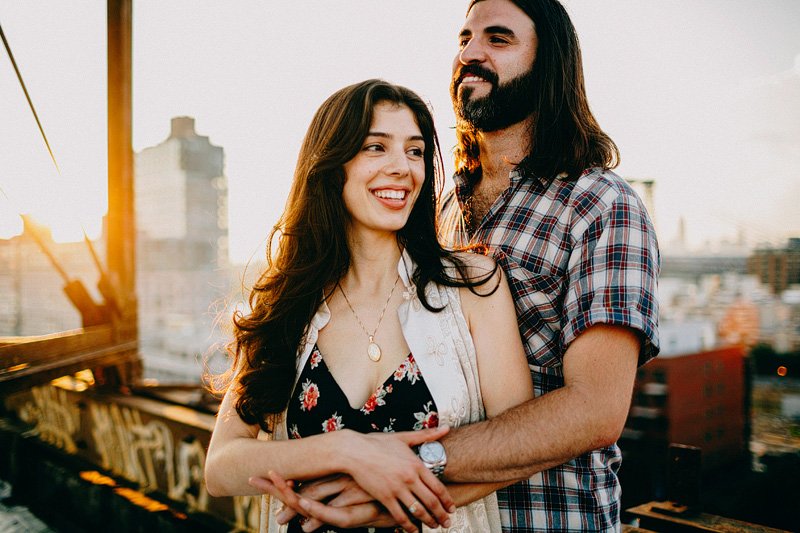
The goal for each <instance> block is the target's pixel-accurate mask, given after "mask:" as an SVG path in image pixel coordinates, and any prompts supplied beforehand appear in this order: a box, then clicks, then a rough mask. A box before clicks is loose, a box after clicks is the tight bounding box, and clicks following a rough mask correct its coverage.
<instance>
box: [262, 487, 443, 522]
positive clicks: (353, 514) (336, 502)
mask: <svg viewBox="0 0 800 533" xmlns="http://www.w3.org/2000/svg"><path fill="white" fill-rule="evenodd" d="M290 483H291V482H287V481H285V480H284V479H283V478H282V477H280V476H279V475H278V474H276V473H274V472H270V479H269V480H266V479H263V478H252V479H251V480H250V484H251V485H252V486H253V487H255V488H257V489H259V490H261V491H263V492H267V493H269V494H270V495H271V496H273V497H275V498H277V499H279V500H280V501H281V502H283V504H284V507H283V509H282V510H281V511H280V512H279V513H278V514H277V516H276V517H275V518H276V520H277V521H278V523H279V524H286V523H287V522H289V521H290V520H292V519H293V518H294V517H295V516H298V515H300V516H304V517H306V518H307V520H306V521H304V522H303V525H302V528H303V531H315V530H316V529H318V528H320V527H322V526H323V525H324V524H329V525H332V526H337V527H342V528H353V527H392V526H397V525H398V524H397V521H396V520H395V519H394V518H393V517H392V516H391V515H390V514H389V513H388V512H387V511H386V509H385V508H384V507H383V506H382V505H380V504H379V503H378V502H376V501H375V500H374V499H373V498H372V497H371V496H370V495H369V494H367V493H366V492H364V491H363V490H362V489H361V488H360V487H359V486H358V485H357V484H356V483H355V481H353V479H352V478H351V477H350V476H334V477H328V478H324V479H321V480H317V481H312V482H308V483H303V485H302V486H300V487H299V488H298V492H299V494H298V492H295V491H293V490H292V485H291V484H290ZM331 497H333V498H332V499H330V501H328V502H327V503H321V502H322V501H324V500H326V499H328V498H331ZM437 526H438V525H435V526H433V527H437ZM411 531H416V528H415V529H412V530H411Z"/></svg>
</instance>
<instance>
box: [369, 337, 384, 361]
mask: <svg viewBox="0 0 800 533" xmlns="http://www.w3.org/2000/svg"><path fill="white" fill-rule="evenodd" d="M367 355H368V356H369V358H370V360H371V361H373V362H375V363H377V362H378V361H380V360H381V348H380V346H378V345H377V344H375V343H374V342H371V343H369V346H367Z"/></svg>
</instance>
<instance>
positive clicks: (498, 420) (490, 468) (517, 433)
mask: <svg viewBox="0 0 800 533" xmlns="http://www.w3.org/2000/svg"><path fill="white" fill-rule="evenodd" d="M639 350H640V339H639V337H638V335H637V334H636V333H635V332H634V331H633V330H631V329H628V328H625V327H620V326H610V325H605V324H598V325H595V326H592V327H591V328H589V329H587V330H586V331H584V332H583V333H582V334H580V335H579V336H578V337H577V338H576V339H575V340H574V341H573V342H572V344H570V346H569V348H568V349H567V352H566V354H565V355H564V382H565V384H564V387H562V388H560V389H557V390H555V391H552V392H550V393H548V394H544V395H543V396H540V397H538V398H534V399H533V400H530V401H528V402H525V403H524V404H521V405H519V406H517V407H513V408H511V409H509V410H508V411H506V412H504V413H502V414H500V415H498V416H496V417H494V418H492V419H490V420H486V421H483V422H479V423H476V424H472V425H470V426H467V427H463V428H459V429H455V430H451V432H450V434H449V435H447V436H445V437H444V438H443V439H442V443H443V444H444V446H445V449H446V450H447V468H446V469H445V473H444V475H445V478H446V479H447V480H448V481H453V482H487V481H509V480H520V479H525V478H528V477H530V476H531V475H533V474H535V473H536V472H540V471H542V470H546V469H548V468H552V467H554V466H557V465H560V464H563V463H565V462H567V461H569V460H570V459H572V458H574V457H577V456H579V455H582V454H583V453H586V452H588V451H590V450H595V449H597V448H601V447H603V446H608V445H610V444H612V443H614V442H615V441H616V440H617V438H618V437H619V435H620V433H621V432H622V428H623V427H624V425H625V420H626V418H627V415H628V409H629V407H630V400H631V393H632V390H633V382H634V379H635V377H636V366H637V360H638V356H639ZM479 450H483V451H486V452H488V453H477V452H478V451H479Z"/></svg>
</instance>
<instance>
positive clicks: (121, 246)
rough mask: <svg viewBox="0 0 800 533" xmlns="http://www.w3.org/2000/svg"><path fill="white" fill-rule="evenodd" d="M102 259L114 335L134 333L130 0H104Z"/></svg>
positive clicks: (122, 337)
mask: <svg viewBox="0 0 800 533" xmlns="http://www.w3.org/2000/svg"><path fill="white" fill-rule="evenodd" d="M107 6H108V220H107V224H108V232H107V239H108V242H107V262H108V269H109V275H110V277H111V278H112V279H111V281H112V283H113V284H114V285H116V286H117V288H118V292H119V295H120V297H121V299H122V301H121V302H120V305H121V309H122V317H121V320H120V322H119V329H118V334H119V336H120V339H119V340H130V339H135V338H136V337H137V326H136V322H137V320H136V270H135V248H134V247H135V242H136V229H135V219H134V205H133V204H134V191H133V147H132V145H133V142H132V138H133V135H132V111H131V110H132V97H131V93H132V91H131V78H132V54H131V49H132V38H131V37H132V18H133V17H132V12H133V9H132V0H108V4H107Z"/></svg>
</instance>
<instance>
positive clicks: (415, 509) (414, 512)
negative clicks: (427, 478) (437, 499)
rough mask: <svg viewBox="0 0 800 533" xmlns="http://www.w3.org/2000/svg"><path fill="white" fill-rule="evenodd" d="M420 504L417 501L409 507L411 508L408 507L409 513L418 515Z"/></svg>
mask: <svg viewBox="0 0 800 533" xmlns="http://www.w3.org/2000/svg"><path fill="white" fill-rule="evenodd" d="M418 503H419V502H417V501H415V502H414V503H412V504H411V505H409V506H408V512H409V513H411V514H417V504H418Z"/></svg>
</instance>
